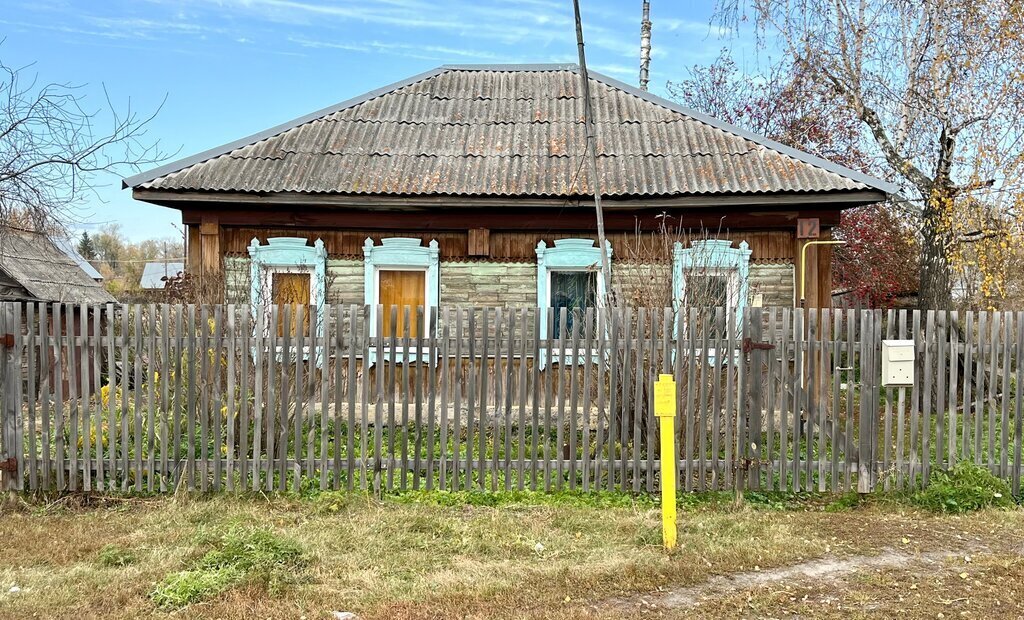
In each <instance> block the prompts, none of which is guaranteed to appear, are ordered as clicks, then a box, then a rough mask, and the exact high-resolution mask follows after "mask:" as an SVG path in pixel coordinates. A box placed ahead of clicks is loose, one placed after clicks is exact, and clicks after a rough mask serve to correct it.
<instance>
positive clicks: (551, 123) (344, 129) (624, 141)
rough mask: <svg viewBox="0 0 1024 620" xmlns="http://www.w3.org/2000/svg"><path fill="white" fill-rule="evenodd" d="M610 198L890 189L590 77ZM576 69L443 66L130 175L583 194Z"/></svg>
mask: <svg viewBox="0 0 1024 620" xmlns="http://www.w3.org/2000/svg"><path fill="white" fill-rule="evenodd" d="M591 93H592V97H593V101H594V120H595V123H596V126H597V135H598V140H597V154H598V174H599V175H600V190H601V192H602V194H604V195H607V196H623V197H625V196H672V195H713V194H734V193H782V192H835V191H858V190H878V191H883V192H890V193H891V192H892V191H894V189H895V188H893V187H892V186H891V185H889V184H887V183H884V182H882V181H879V180H877V179H873V178H871V177H869V176H867V175H864V174H862V173H859V172H856V171H853V170H848V169H846V168H843V167H841V166H838V165H835V164H832V163H830V162H826V161H824V160H821V159H819V158H816V157H814V156H811V155H808V154H806V153H802V152H800V151H797V150H795V149H792V148H789V147H786V146H784V145H781V144H778V143H775V142H772V141H770V140H767V139H766V138H763V137H761V136H756V135H754V134H751V133H750V132H747V131H744V130H741V129H739V128H736V127H732V126H730V125H727V124H724V123H721V122H720V121H717V120H715V119H711V118H709V117H707V116H704V115H702V114H699V113H697V112H694V111H692V110H688V109H686V108H682V107H680V106H677V105H675V104H673V103H671V102H669V101H666V100H664V99H661V98H658V97H655V96H653V95H650V94H649V93H645V92H642V91H639V90H637V89H635V88H633V87H630V86H628V85H626V84H622V83H621V82H618V81H616V80H613V79H611V78H608V77H606V76H602V75H599V74H594V73H591ZM583 117H584V101H583V98H582V84H581V83H580V79H579V75H578V73H577V72H576V68H575V67H574V66H571V65H570V66H566V65H556V66H536V65H530V66H520V67H516V66H501V65H497V66H461V67H460V66H453V67H441V68H439V69H436V70H434V71H432V72H428V73H426V74H421V75H419V76H416V77H414V78H411V79H410V80H407V81H405V82H401V83H398V84H394V85H392V86H390V87H385V88H383V89H379V90H377V91H373V92H372V93H368V94H367V95H364V96H363V97H359V98H356V99H353V100H350V101H347V102H343V103H341V104H339V105H337V106H333V107H331V108H327V109H325V110H321V111H319V112H317V113H314V114H311V115H307V116H305V117H302V118H301V119H296V121H294V122H292V123H286V124H285V125H281V126H278V127H275V128H272V129H270V130H268V131H266V132H262V133H260V134H256V135H254V136H250V137H249V138H244V139H242V140H239V141H236V142H234V143H231V144H229V145H225V147H221V148H219V149H213V150H211V151H206V152H204V153H200V154H199V155H197V156H194V157H191V158H187V159H185V160H181V161H179V162H175V163H172V164H168V165H166V166H162V167H160V168H157V169H155V170H152V171H150V172H148V173H143V174H140V175H136V176H135V177H132V178H129V179H126V180H125V185H126V186H132V187H138V188H143V189H158V190H172V191H188V190H192V191H236V192H306V193H336V194H395V195H466V196H547V197H568V196H585V195H589V194H592V193H593V185H592V179H591V174H590V167H589V166H586V165H583V163H584V162H583V157H584V154H585V153H584V146H585V140H586V133H585V128H584V124H583Z"/></svg>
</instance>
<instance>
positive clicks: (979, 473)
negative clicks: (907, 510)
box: [910, 461, 1013, 513]
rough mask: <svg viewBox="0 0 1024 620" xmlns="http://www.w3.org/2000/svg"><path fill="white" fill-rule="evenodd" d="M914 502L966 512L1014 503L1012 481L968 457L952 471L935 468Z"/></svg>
mask: <svg viewBox="0 0 1024 620" xmlns="http://www.w3.org/2000/svg"><path fill="white" fill-rule="evenodd" d="M910 502H911V503H912V504H913V505H915V506H918V507H920V508H924V509H926V510H930V511H932V512H945V513H966V512H974V511H976V510H981V509H983V508H989V507H996V508H1008V507H1010V506H1013V498H1012V497H1011V495H1010V485H1009V484H1007V482H1006V481H1005V480H1002V479H1000V478H997V477H995V476H993V475H992V473H991V472H990V471H988V469H986V468H984V467H981V466H979V465H975V464H974V463H971V462H968V461H961V462H960V463H957V464H956V465H955V466H954V467H953V469H951V470H949V471H934V472H932V475H931V479H930V480H929V483H928V486H927V487H925V488H924V489H923V490H921V491H918V492H917V493H914V494H913V495H912V496H911V497H910Z"/></svg>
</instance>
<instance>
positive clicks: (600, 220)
mask: <svg viewBox="0 0 1024 620" xmlns="http://www.w3.org/2000/svg"><path fill="white" fill-rule="evenodd" d="M572 8H573V11H575V13H576V45H577V46H578V47H579V52H580V79H581V80H582V81H583V124H584V127H585V128H586V132H587V156H589V157H590V183H591V186H592V189H593V190H594V211H595V212H596V215H597V245H598V247H599V248H600V249H601V276H602V277H603V278H604V289H605V296H606V297H607V298H608V299H607V300H605V301H610V300H611V290H612V265H611V262H610V261H609V260H608V240H607V238H605V234H604V212H603V211H602V210H601V183H600V179H599V177H598V174H597V132H596V129H595V128H594V116H593V106H592V105H590V76H589V75H588V74H587V56H586V54H585V53H584V51H583V20H582V19H580V0H572ZM605 305H606V306H607V305H610V304H607V303H606V304H605Z"/></svg>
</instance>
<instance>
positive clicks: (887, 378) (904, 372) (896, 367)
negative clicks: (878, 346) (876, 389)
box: [882, 340, 914, 387]
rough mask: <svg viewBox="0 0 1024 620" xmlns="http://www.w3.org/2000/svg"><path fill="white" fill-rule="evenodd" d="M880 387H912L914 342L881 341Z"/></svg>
mask: <svg viewBox="0 0 1024 620" xmlns="http://www.w3.org/2000/svg"><path fill="white" fill-rule="evenodd" d="M882 385H883V386H884V387H902V386H911V385H914V341H913V340H883V341H882Z"/></svg>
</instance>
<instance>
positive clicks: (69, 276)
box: [0, 229, 115, 303]
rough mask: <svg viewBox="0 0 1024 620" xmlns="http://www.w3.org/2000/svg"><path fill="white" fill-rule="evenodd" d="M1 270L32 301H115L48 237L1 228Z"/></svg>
mask: <svg viewBox="0 0 1024 620" xmlns="http://www.w3.org/2000/svg"><path fill="white" fill-rule="evenodd" d="M0 270H2V271H3V272H4V273H5V274H7V276H9V277H10V278H11V279H12V280H14V281H16V282H17V283H18V284H20V285H21V286H22V288H24V289H25V291H26V292H27V293H28V299H29V300H38V301H57V302H64V303H108V302H113V301H115V299H114V298H113V297H112V296H111V295H110V293H108V292H107V291H106V289H104V288H103V286H102V285H101V284H100V283H98V282H96V281H95V280H93V279H92V278H91V277H89V274H87V273H85V272H84V271H82V269H81V267H79V266H78V263H77V262H76V261H75V260H74V259H72V258H71V257H70V256H68V255H67V254H65V253H64V252H62V251H61V250H60V248H58V247H57V246H56V245H54V243H53V242H52V241H50V240H49V239H48V238H47V237H46V236H45V235H42V234H38V233H31V232H25V231H19V230H12V229H0Z"/></svg>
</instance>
